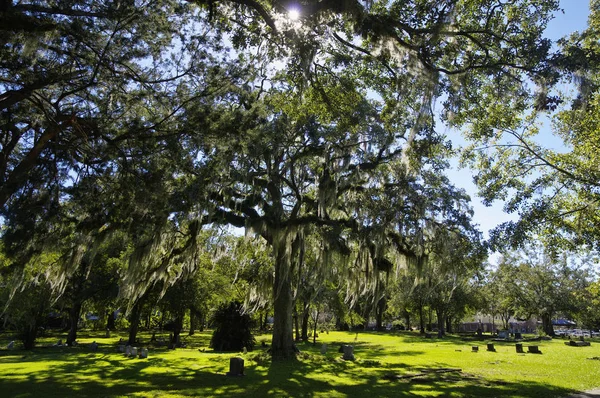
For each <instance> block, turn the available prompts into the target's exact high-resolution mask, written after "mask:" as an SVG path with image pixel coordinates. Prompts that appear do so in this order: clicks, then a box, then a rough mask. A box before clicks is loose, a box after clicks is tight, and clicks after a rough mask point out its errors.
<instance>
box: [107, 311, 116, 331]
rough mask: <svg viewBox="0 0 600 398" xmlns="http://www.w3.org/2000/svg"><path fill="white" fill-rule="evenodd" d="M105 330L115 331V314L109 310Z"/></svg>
mask: <svg viewBox="0 0 600 398" xmlns="http://www.w3.org/2000/svg"><path fill="white" fill-rule="evenodd" d="M106 329H108V330H115V329H116V328H115V312H114V311H111V310H109V311H108V313H107V315H106Z"/></svg>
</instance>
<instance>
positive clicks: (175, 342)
mask: <svg viewBox="0 0 600 398" xmlns="http://www.w3.org/2000/svg"><path fill="white" fill-rule="evenodd" d="M182 329H183V315H181V314H180V315H178V316H177V318H175V320H174V321H173V339H172V340H171V344H172V346H173V347H181V340H180V336H181V330H182Z"/></svg>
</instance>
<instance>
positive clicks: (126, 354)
mask: <svg viewBox="0 0 600 398" xmlns="http://www.w3.org/2000/svg"><path fill="white" fill-rule="evenodd" d="M131 348H132V347H131V346H130V345H128V346H127V347H125V356H126V357H128V356H130V355H131Z"/></svg>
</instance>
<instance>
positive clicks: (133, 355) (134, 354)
mask: <svg viewBox="0 0 600 398" xmlns="http://www.w3.org/2000/svg"><path fill="white" fill-rule="evenodd" d="M137 355H138V348H137V347H131V356H132V357H137Z"/></svg>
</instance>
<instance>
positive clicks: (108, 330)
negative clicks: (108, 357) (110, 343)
mask: <svg viewBox="0 0 600 398" xmlns="http://www.w3.org/2000/svg"><path fill="white" fill-rule="evenodd" d="M104 337H106V338H107V339H108V338H110V329H106V334H105V335H104Z"/></svg>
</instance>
